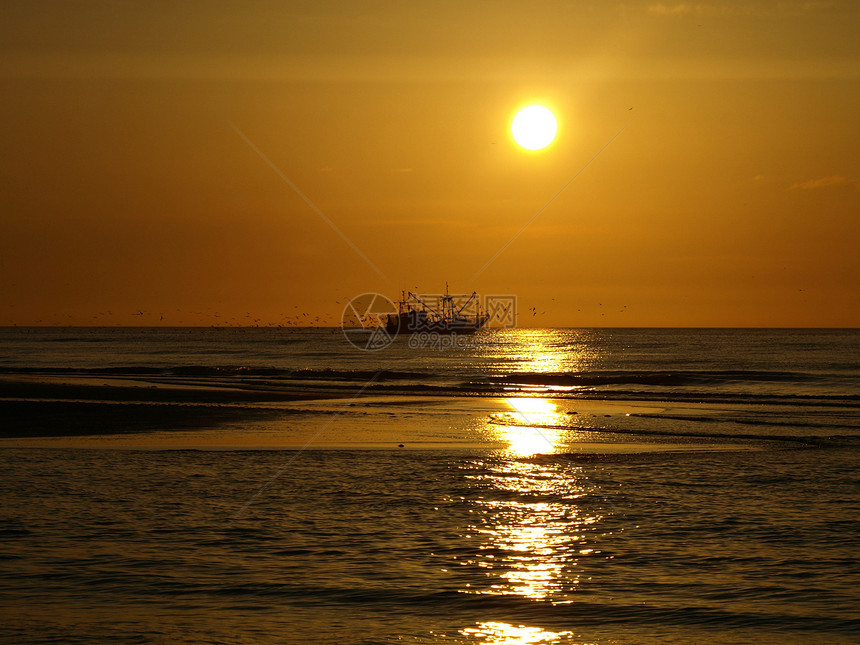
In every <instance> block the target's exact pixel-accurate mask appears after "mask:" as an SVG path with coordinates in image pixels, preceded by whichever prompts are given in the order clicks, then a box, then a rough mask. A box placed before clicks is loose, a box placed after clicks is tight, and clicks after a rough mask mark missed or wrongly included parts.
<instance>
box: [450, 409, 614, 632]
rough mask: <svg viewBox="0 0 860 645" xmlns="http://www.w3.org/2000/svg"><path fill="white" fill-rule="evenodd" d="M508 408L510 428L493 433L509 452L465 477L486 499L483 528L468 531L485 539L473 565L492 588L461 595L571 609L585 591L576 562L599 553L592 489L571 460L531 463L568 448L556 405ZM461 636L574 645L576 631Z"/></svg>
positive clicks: (525, 628) (509, 627) (490, 626)
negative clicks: (516, 598)
mask: <svg viewBox="0 0 860 645" xmlns="http://www.w3.org/2000/svg"><path fill="white" fill-rule="evenodd" d="M506 403H507V404H508V405H509V406H510V409H511V411H510V413H509V415H506V417H505V419H506V420H508V421H510V424H511V425H506V424H505V423H504V422H500V423H497V424H495V432H496V433H497V436H499V438H500V439H501V440H503V441H504V442H505V443H507V445H508V448H507V450H505V451H504V452H503V453H502V454H501V455H500V458H498V459H494V460H487V461H486V462H481V463H480V468H478V469H476V470H477V472H474V474H469V475H467V478H468V479H470V480H471V484H472V485H473V486H474V487H475V488H477V489H479V490H480V491H481V493H482V494H480V495H478V496H477V497H476V498H475V499H474V504H475V505H476V509H475V515H476V516H477V518H478V521H477V522H476V523H475V524H474V525H472V526H470V527H469V531H470V532H472V533H473V534H477V535H479V536H480V537H481V542H480V546H479V548H478V552H477V554H476V556H475V558H474V560H473V563H472V564H474V565H477V567H479V568H481V569H482V570H484V572H485V575H486V576H487V578H488V581H487V583H488V584H487V585H486V586H483V587H482V588H481V589H475V588H474V587H470V588H465V589H461V592H463V593H469V594H480V595H498V596H520V597H522V598H523V599H528V600H530V601H533V602H538V603H542V602H547V603H552V604H567V603H570V602H573V599H572V594H574V593H575V592H576V589H577V588H578V586H579V585H580V584H581V580H580V573H579V572H578V568H577V563H578V560H579V559H580V558H582V557H586V556H588V555H589V554H593V553H596V551H595V549H594V548H593V547H594V546H595V545H594V541H593V540H592V538H593V537H594V536H595V535H596V533H597V531H598V530H599V528H600V527H599V524H600V520H601V519H602V516H601V515H600V514H599V513H596V512H594V511H593V510H590V504H589V508H586V507H584V506H583V505H582V503H581V502H582V500H583V499H584V498H585V497H586V496H587V495H588V493H589V492H593V490H594V486H593V485H592V484H591V483H590V482H588V481H587V479H586V477H585V474H584V472H583V470H582V468H581V467H580V466H577V465H575V464H573V463H571V462H569V461H567V460H563V459H561V460H555V459H550V460H544V459H538V460H535V459H531V458H530V457H533V456H535V455H538V454H552V453H556V452H560V451H562V449H563V448H564V447H565V446H564V444H563V443H562V439H563V437H562V433H564V432H565V431H564V430H560V429H558V426H560V425H561V420H560V419H559V411H558V407H557V405H556V404H555V403H554V402H553V401H552V400H550V399H543V398H537V397H511V398H508V399H506ZM547 426H549V427H547ZM552 426H556V427H555V428H553V427H552ZM488 618H489V617H488ZM461 633H462V634H463V635H465V636H468V637H469V638H470V640H474V641H475V642H478V643H486V644H488V645H489V644H493V645H502V644H508V645H513V644H520V643H521V644H524V645H526V644H532V643H534V644H536V643H560V642H565V643H569V642H573V641H571V638H572V637H573V633H572V632H568V631H552V630H548V629H544V628H543V627H540V626H537V625H535V624H528V625H525V624H513V623H506V622H498V621H490V620H488V621H487V622H482V623H478V624H476V625H474V626H472V627H469V628H466V629H463V630H461Z"/></svg>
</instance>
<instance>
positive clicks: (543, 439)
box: [494, 397, 562, 457]
mask: <svg viewBox="0 0 860 645" xmlns="http://www.w3.org/2000/svg"><path fill="white" fill-rule="evenodd" d="M505 403H507V404H508V405H509V406H510V407H511V412H510V413H508V414H506V415H504V416H502V417H499V418H495V419H494V425H495V426H496V428H495V432H496V433H497V434H499V435H501V436H500V437H499V438H500V439H501V440H503V441H505V442H506V443H507V444H508V451H509V452H511V453H513V454H515V455H517V456H521V457H526V456H529V455H535V454H538V453H549V452H555V451H556V450H557V449H558V448H559V447H561V446H562V444H561V439H562V431H561V430H559V429H558V427H553V426H560V425H561V424H562V420H561V419H560V418H559V413H558V410H557V408H556V405H555V403H553V402H552V401H551V400H549V399H543V398H537V397H512V398H509V399H505Z"/></svg>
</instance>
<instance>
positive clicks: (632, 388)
mask: <svg viewBox="0 0 860 645" xmlns="http://www.w3.org/2000/svg"><path fill="white" fill-rule="evenodd" d="M0 374H5V375H12V376H13V375H16V374H17V375H31V376H38V375H42V376H49V377H58V376H69V377H105V378H108V377H113V378H116V379H136V380H152V381H155V382H162V381H168V382H171V383H176V384H189V383H192V382H193V383H194V384H196V385H207V384H211V385H217V386H221V385H225V384H227V385H230V386H231V387H265V388H275V389H277V388H285V387H286V388H288V387H299V388H301V389H303V390H315V389H325V390H326V391H340V390H352V389H354V388H355V386H356V385H362V386H364V385H367V388H366V389H367V391H368V393H370V392H375V393H379V394H425V395H446V396H502V397H506V396H522V395H530V394H539V395H543V396H553V397H559V398H580V399H601V400H641V401H678V402H710V403H737V402H748V403H761V404H767V403H774V404H777V403H778V404H785V405H822V406H848V407H854V406H856V405H858V404H860V394H857V391H858V388H857V387H856V386H855V383H854V381H856V377H855V376H853V375H848V376H845V375H839V374H828V373H820V372H801V371H757V370H672V371H654V370H641V371H637V370H627V371H621V370H611V371H586V372H531V371H528V372H508V373H496V374H482V373H481V371H480V369H478V368H476V367H463V366H460V367H455V368H452V369H450V370H448V371H445V372H441V371H438V370H433V369H421V368H418V369H396V368H391V369H380V370H373V369H367V368H364V369H333V368H309V367H301V368H293V369H290V368H286V367H275V366H248V365H202V364H186V365H124V366H118V365H113V366H103V367H85V368H63V367H0Z"/></svg>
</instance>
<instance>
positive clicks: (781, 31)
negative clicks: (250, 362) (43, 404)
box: [0, 0, 860, 326]
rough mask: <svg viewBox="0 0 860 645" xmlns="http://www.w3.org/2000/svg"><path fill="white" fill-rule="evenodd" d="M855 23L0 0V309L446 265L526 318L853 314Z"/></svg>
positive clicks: (243, 317) (766, 318) (853, 319)
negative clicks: (536, 106)
mask: <svg viewBox="0 0 860 645" xmlns="http://www.w3.org/2000/svg"><path fill="white" fill-rule="evenodd" d="M857 33H860V4H858V3H857V2H855V1H854V0H843V1H834V2H779V3H775V2H770V1H766V2H765V1H760V2H740V1H734V2H682V3H672V2H666V3H653V2H641V3H639V2H632V3H631V2H625V3H613V2H597V1H594V2H534V3H507V2H472V3H460V2H435V3H380V2H373V3H369V2H291V3H282V2H266V1H263V2H255V3H243V2H209V1H206V2H204V1H202V0H201V1H199V2H197V1H192V2H183V3H176V2H147V3H139V4H133V3H123V2H115V3H112V2H104V3H94V2H40V3H33V2H29V1H26V2H5V3H4V9H3V20H2V22H0V85H2V91H3V100H2V101H0V149H2V152H3V153H2V155H0V325H11V324H18V325H26V324H76V325H87V324H107V325H110V324H119V325H129V324H163V325H168V324H169V325H194V324H203V325H208V324H248V323H252V322H253V321H254V320H255V319H259V320H260V322H261V323H264V324H265V323H279V322H284V321H285V320H286V319H287V318H285V317H288V316H292V315H293V314H294V313H295V311H296V309H295V308H296V307H298V308H299V309H298V310H299V311H304V312H308V313H309V314H311V317H316V316H319V317H320V318H321V319H322V320H327V321H329V322H337V321H338V320H339V319H340V314H341V311H342V308H343V304H344V303H345V301H346V300H347V299H348V298H350V297H351V296H354V295H357V294H360V293H363V292H369V291H376V292H380V293H383V294H387V295H389V296H395V295H397V294H399V292H400V290H401V289H413V290H414V289H416V288H417V290H419V291H421V292H424V293H429V292H434V291H438V290H440V289H444V284H445V282H446V281H447V282H448V283H449V284H450V287H451V290H452V292H471V291H472V290H475V289H476V290H478V291H479V292H484V293H494V294H516V295H517V296H518V298H519V308H520V311H521V312H525V310H526V309H527V308H528V307H532V306H534V307H537V311H538V312H543V311H545V312H546V313H545V314H540V315H538V316H534V317H531V318H530V319H529V320H528V321H526V322H528V324H533V325H538V326H544V325H546V326H549V325H553V326H556V325H557V326H857V325H858V324H860V262H858V259H857V255H858V253H857V248H858V246H860V245H858V241H860V226H858V213H860V155H858V152H857V150H858V139H860V137H858V134H860V122H858V119H857V115H858V114H860V44H858V42H860V41H858V39H857V37H856V34H857ZM535 102H539V103H544V104H545V105H547V106H548V107H550V108H551V109H552V110H553V111H554V112H555V114H556V116H557V118H558V121H559V133H558V136H557V138H556V141H555V142H554V144H553V145H552V146H551V147H550V148H548V149H546V150H544V151H542V152H539V153H526V152H524V151H523V150H522V149H520V148H518V147H517V146H516V145H515V144H514V143H513V141H512V140H511V137H510V135H509V124H510V120H511V118H512V116H513V114H514V112H515V111H516V109H517V108H518V107H521V106H523V105H527V104H529V103H535ZM630 108H633V109H632V110H631V109H630ZM234 126H235V128H234ZM622 128H624V130H623V132H622V133H621V134H620V135H619V136H618V137H617V139H615V140H614V141H613V142H612V143H611V145H609V146H608V147H607V148H606V149H605V150H604V151H603V152H602V153H601V154H600V155H599V156H598V157H597V158H596V159H595V160H594V161H593V163H591V165H589V166H588V167H587V168H586V169H585V170H584V171H583V172H582V174H581V175H579V176H578V177H577V178H576V179H575V180H574V181H573V182H572V183H571V184H570V185H569V186H568V188H567V189H566V190H565V191H564V192H563V193H562V194H561V195H559V197H558V198H557V199H556V200H555V201H553V202H552V204H550V206H549V207H548V208H547V209H546V210H545V211H544V212H543V213H541V215H540V216H539V217H538V218H537V219H536V220H535V221H534V222H533V223H532V224H531V225H530V226H529V227H528V228H526V230H525V231H523V232H522V233H521V234H520V235H519V236H518V237H517V238H516V239H515V241H514V242H513V243H511V244H510V246H508V247H507V248H506V249H505V251H504V252H503V253H502V254H500V255H499V256H498V257H497V258H496V259H495V260H494V261H493V262H492V263H491V264H490V265H489V267H487V269H486V270H484V271H483V272H482V273H481V274H480V275H479V276H478V277H477V278H475V279H473V276H475V273H476V272H477V271H478V270H479V269H480V268H481V267H482V266H484V264H485V263H486V262H487V261H488V260H489V259H490V258H492V257H493V256H494V255H495V254H496V253H497V252H498V251H499V249H500V248H502V247H503V246H504V245H505V244H506V243H507V242H508V241H509V240H510V239H511V238H512V237H513V236H514V235H515V234H517V232H518V231H519V230H520V229H521V228H522V226H523V225H524V224H525V223H526V222H528V221H529V219H531V218H532V216H534V215H535V213H537V212H538V211H539V210H540V209H541V207H543V206H544V204H546V203H547V201H548V200H549V199H550V198H551V197H552V196H553V195H554V194H555V193H556V192H557V191H558V190H559V189H560V188H562V186H564V185H565V184H566V183H567V182H568V181H569V180H570V179H571V178H572V177H573V176H574V175H576V173H577V172H579V171H580V170H581V169H582V168H583V166H585V165H586V164H587V163H588V162H589V160H590V159H592V157H594V155H595V154H596V153H597V152H598V151H600V150H601V148H603V146H604V145H606V143H607V142H608V141H609V140H610V139H612V137H613V136H614V135H615V134H616V133H617V132H618V131H619V130H621V129H622ZM237 129H238V131H239V132H241V133H243V134H244V135H245V136H246V137H247V139H248V140H249V141H250V142H252V143H253V144H254V146H256V147H257V149H258V150H259V152H260V153H262V154H263V155H265V157H266V158H268V159H269V160H270V161H271V163H272V164H274V166H275V167H276V168H277V170H278V171H279V172H280V174H279V172H277V171H276V170H275V169H273V168H272V167H271V166H270V165H269V164H268V163H267V162H266V161H265V160H264V159H263V157H261V156H260V154H258V152H257V151H255V150H254V148H252V146H251V145H249V143H248V142H247V141H246V140H245V139H243V138H242V136H241V135H240V134H239V133H238V132H237ZM284 177H286V178H287V179H289V180H290V181H291V182H293V183H294V184H295V186H297V187H298V188H299V189H300V190H301V191H302V192H303V193H304V194H305V195H306V196H307V197H308V199H309V200H310V201H311V202H312V203H313V204H314V205H315V206H316V208H318V209H319V211H320V212H322V213H323V214H324V215H325V216H326V217H327V218H329V219H330V220H331V221H332V222H333V223H334V224H335V226H337V227H338V229H339V230H340V231H341V232H342V233H343V235H344V236H345V237H346V238H348V239H349V240H350V242H351V243H352V244H353V245H354V246H355V247H356V248H357V249H359V250H360V251H361V253H362V254H363V255H364V256H365V257H366V258H367V259H369V260H370V262H372V263H373V264H374V265H375V266H376V267H377V268H378V269H379V271H380V272H381V273H382V274H383V276H384V277H383V276H380V275H379V274H378V273H377V272H376V271H374V269H373V268H371V266H370V265H369V264H368V263H367V262H365V260H364V259H363V258H362V257H361V256H360V255H359V254H358V253H356V252H355V250H354V249H353V248H351V247H350V246H349V245H348V244H347V243H346V242H344V240H343V239H342V238H341V237H340V236H339V235H338V234H337V233H336V232H335V231H333V230H332V228H331V227H330V226H329V225H328V224H327V223H326V222H325V221H324V219H323V218H322V217H321V216H320V215H319V214H318V213H317V212H315V211H314V210H313V209H312V208H311V207H310V206H309V205H308V204H307V203H306V202H305V201H303V199H302V198H301V197H300V196H299V195H298V194H297V193H296V192H295V191H294V190H293V189H292V188H291V187H290V185H289V184H288V183H287V181H285V179H284ZM139 312H143V314H142V315H135V314H138V313H139ZM521 320H522V317H521Z"/></svg>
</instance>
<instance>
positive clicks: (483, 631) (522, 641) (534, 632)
mask: <svg viewBox="0 0 860 645" xmlns="http://www.w3.org/2000/svg"><path fill="white" fill-rule="evenodd" d="M460 633H462V634H464V635H466V636H470V637H472V638H477V639H481V640H477V641H476V642H478V643H487V644H490V643H492V645H543V644H547V645H548V644H550V643H558V642H559V639H560V638H562V637H566V636H570V635H572V634H573V632H551V631H547V630H545V629H541V628H540V627H526V626H525V625H511V624H510V623H500V622H485V623H478V625H477V626H476V627H469V628H466V629H463V630H461V632H460Z"/></svg>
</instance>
